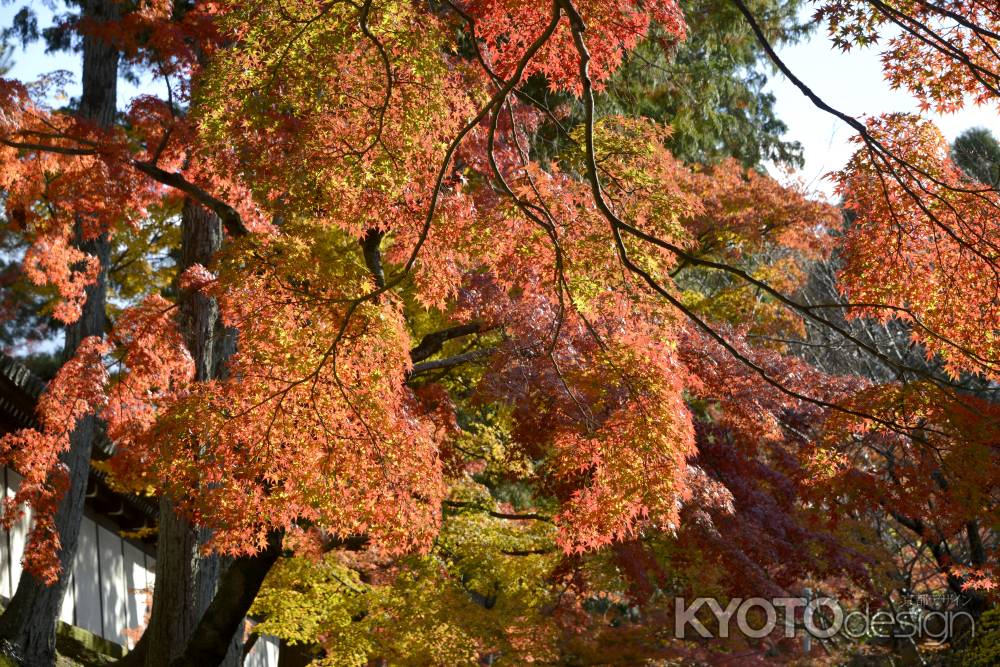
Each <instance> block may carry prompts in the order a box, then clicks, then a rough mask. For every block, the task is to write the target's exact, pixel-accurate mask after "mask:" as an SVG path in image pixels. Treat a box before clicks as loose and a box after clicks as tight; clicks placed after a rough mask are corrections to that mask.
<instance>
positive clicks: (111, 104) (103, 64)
mask: <svg viewBox="0 0 1000 667" xmlns="http://www.w3.org/2000/svg"><path fill="white" fill-rule="evenodd" d="M82 5H83V15H84V16H85V17H87V18H90V19H92V20H97V21H100V20H107V19H114V18H116V17H117V13H118V9H117V7H118V4H117V2H116V0H86V1H85V2H83V3H82ZM117 89H118V52H117V51H116V50H115V48H114V47H113V46H112V45H111V44H109V43H107V42H106V41H104V40H102V39H101V38H98V37H94V36H91V35H86V36H84V38H83V94H82V97H81V100H80V112H79V113H80V116H81V117H83V118H85V119H87V120H90V121H92V122H94V123H95V124H97V125H99V126H102V127H109V126H110V125H111V124H112V123H113V122H114V118H115V111H116V104H117ZM80 227H81V225H80V224H79V222H78V223H77V226H76V234H77V238H76V243H77V245H78V246H79V247H80V248H81V249H82V250H83V251H84V252H86V253H88V254H90V255H93V256H95V257H97V258H98V260H99V261H100V266H101V270H100V274H99V276H98V279H97V282H96V283H95V284H93V285H91V286H89V287H88V288H87V302H86V304H85V305H84V307H83V314H82V316H81V317H80V320H79V321H78V322H76V323H75V324H73V325H71V326H70V327H68V328H67V330H66V342H65V348H64V354H65V356H66V357H67V358H68V357H70V356H72V354H73V353H74V352H75V351H76V348H77V347H78V346H79V344H80V341H82V340H83V339H84V338H87V337H88V336H100V335H102V334H104V329H105V325H106V318H105V310H104V308H105V298H106V295H107V271H108V265H109V263H110V254H111V251H110V244H109V241H108V238H107V236H102V237H100V238H98V239H92V240H88V241H84V240H83V239H82V238H81V234H80ZM99 430H100V429H99V425H98V423H97V419H96V418H95V417H94V416H88V417H85V418H84V419H82V420H80V422H79V423H78V424H77V427H76V430H75V431H74V432H73V434H72V436H71V437H70V449H69V451H68V452H66V454H65V455H63V457H62V460H63V462H64V463H65V464H66V466H67V468H68V469H69V477H70V487H69V490H68V491H67V493H66V496H65V498H63V500H62V502H61V503H60V505H59V509H58V510H57V512H56V517H55V523H56V529H57V530H58V531H59V540H60V552H59V562H60V564H61V566H62V570H61V574H60V575H59V579H58V580H57V581H56V583H55V584H53V585H52V586H47V585H45V584H44V583H43V582H41V581H39V580H38V579H36V578H35V577H33V576H32V575H31V574H29V573H28V572H23V573H22V574H21V578H20V580H19V581H18V584H17V591H16V592H15V594H14V596H13V598H12V599H11V602H10V605H8V607H7V609H6V610H5V612H4V614H3V616H2V617H0V639H3V640H5V641H6V642H8V643H9V645H12V646H11V648H12V649H13V650H14V651H16V653H17V654H18V655H19V656H20V657H21V659H22V660H23V663H24V664H25V665H27V666H28V667H36V666H37V667H51V665H54V664H55V651H56V621H57V619H58V617H59V611H60V609H61V607H62V602H63V598H64V597H65V595H66V588H67V586H68V584H69V573H70V571H71V569H72V567H73V558H74V557H75V555H76V548H77V544H78V542H79V536H80V524H81V520H82V517H83V505H84V495H85V493H86V489H87V479H88V477H89V474H90V453H91V450H92V448H93V444H94V439H95V437H96V436H97V434H98V432H99Z"/></svg>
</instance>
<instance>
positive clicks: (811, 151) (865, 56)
mask: <svg viewBox="0 0 1000 667" xmlns="http://www.w3.org/2000/svg"><path fill="white" fill-rule="evenodd" d="M33 4H34V5H35V9H36V12H38V14H39V23H40V25H42V26H44V25H47V24H48V22H49V21H50V19H51V15H52V14H51V12H50V11H49V10H48V9H46V7H45V6H44V5H45V4H46V3H39V2H35V3H33ZM20 6H22V3H20V2H18V3H15V4H13V5H8V4H4V5H3V6H0V25H9V24H10V22H11V18H12V17H13V15H14V13H15V12H16V11H17V10H18V9H19V7H20ZM810 12H811V8H810V7H808V6H807V7H806V8H805V10H804V11H803V15H804V16H807V15H808V14H809V13H810ZM779 55H780V56H781V58H782V59H783V60H784V61H785V62H786V63H787V64H788V65H789V67H791V69H792V70H793V71H794V72H795V74H796V75H797V76H798V77H799V78H801V79H802V80H803V81H804V82H805V83H806V85H808V86H809V87H810V88H812V89H813V90H814V91H815V92H816V93H817V94H819V95H820V97H822V98H823V99H825V100H826V101H827V102H829V103H831V104H832V105H833V106H835V107H837V108H839V109H841V110H842V111H845V112H847V113H849V114H851V115H854V116H857V117H859V118H860V117H863V116H865V115H877V114H880V113H887V112H894V111H913V112H915V111H917V105H916V103H915V102H914V100H913V99H912V98H911V97H910V96H909V95H908V94H907V93H905V92H903V91H892V90H890V89H889V87H888V84H886V82H885V81H884V80H883V78H882V68H881V63H880V62H879V50H878V48H877V47H876V48H873V49H865V50H855V51H851V52H849V53H842V52H840V51H837V50H835V49H834V48H833V47H832V45H831V44H830V42H829V40H828V39H827V37H826V33H825V31H824V30H823V28H822V27H820V28H818V29H817V30H816V31H814V33H813V35H812V36H811V37H810V38H809V39H807V40H806V41H804V42H802V43H800V44H797V45H794V46H789V47H785V48H782V49H781V50H780V52H779ZM78 67H79V59H78V56H73V55H69V54H58V55H46V54H45V53H44V48H43V47H42V46H41V45H40V44H34V45H31V46H29V48H28V50H27V51H23V50H21V49H20V48H18V49H17V50H16V51H15V53H14V69H13V71H12V72H11V73H10V74H9V75H8V76H14V77H17V78H21V79H27V80H31V79H34V78H36V77H37V76H39V75H40V74H43V73H45V72H47V71H51V70H52V69H60V68H61V69H67V70H70V71H77V70H78ZM147 85H148V84H147ZM119 86H120V87H119V104H120V105H124V104H126V102H127V100H128V99H130V98H131V97H133V96H134V95H136V94H138V93H139V92H141V91H142V88H141V87H140V88H137V87H135V86H132V85H130V84H128V83H125V82H122V83H120V84H119ZM161 87H162V84H161V85H158V86H156V88H157V89H159V88H161ZM769 88H770V90H771V91H772V92H773V93H774V94H775V97H776V98H777V112H778V115H779V116H780V117H781V118H782V120H784V121H785V123H786V124H787V125H788V133H787V135H786V138H788V139H795V140H797V141H800V142H801V143H802V144H803V146H804V148H805V159H806V164H805V167H804V168H803V169H802V171H801V172H800V173H798V174H796V175H795V178H798V179H800V180H802V181H803V182H804V183H806V184H807V186H808V187H810V188H811V189H813V190H815V191H816V192H817V194H818V195H820V196H827V197H830V196H832V185H831V184H830V182H829V181H828V180H826V179H824V175H825V174H826V173H828V172H830V171H832V170H835V169H838V168H840V167H841V166H843V164H844V163H845V162H846V161H847V159H848V158H849V157H850V155H851V153H852V151H853V147H852V145H851V144H850V143H849V139H850V137H851V136H852V132H851V130H850V129H849V128H848V127H846V126H845V125H844V124H843V123H842V122H841V121H839V120H837V119H835V118H833V117H831V116H829V115H828V114H826V113H824V112H822V111H820V110H819V109H817V108H815V107H814V106H813V105H812V103H810V102H809V100H808V99H806V98H805V96H803V95H802V93H800V92H799V91H798V89H797V88H795V87H794V86H793V85H792V84H791V83H790V82H789V81H788V80H787V79H785V78H784V76H782V75H781V74H780V73H777V72H775V73H774V74H772V76H771V81H770V85H769ZM147 90H148V88H147ZM68 92H69V94H77V90H74V89H73V88H71V89H70V90H69V91H68ZM929 117H930V118H932V119H933V120H934V121H935V122H936V123H937V124H938V126H939V127H940V128H941V130H942V131H943V132H944V134H945V136H946V137H947V138H948V139H949V140H952V139H954V138H955V136H956V135H958V134H959V133H960V132H962V130H965V129H967V128H969V127H973V126H983V127H986V128H988V129H990V130H992V131H993V132H994V133H995V134H997V135H998V136H1000V115H998V110H997V109H996V108H993V107H970V108H967V109H965V110H963V111H961V112H959V113H956V114H950V115H947V116H940V115H937V114H929ZM776 175H779V174H777V173H776ZM779 177H781V176H780V175H779Z"/></svg>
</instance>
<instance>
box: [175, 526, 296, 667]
mask: <svg viewBox="0 0 1000 667" xmlns="http://www.w3.org/2000/svg"><path fill="white" fill-rule="evenodd" d="M282 539H283V535H282V533H281V532H279V531H273V532H272V533H271V534H270V535H269V536H268V543H267V548H266V549H265V550H264V551H262V552H261V553H259V554H257V555H256V556H243V557H240V558H235V559H233V561H232V562H231V563H230V564H229V567H227V568H226V573H225V574H224V575H223V577H222V580H221V582H220V584H219V589H218V591H217V592H216V594H215V597H214V598H213V599H212V603H211V604H210V605H209V606H208V609H206V610H205V614H204V616H202V619H201V622H200V623H199V624H198V627H197V628H196V629H195V632H194V634H193V635H192V636H191V639H190V640H189V641H188V642H187V645H186V646H185V647H184V652H183V653H182V654H181V656H180V657H178V658H177V659H176V660H174V662H173V663H172V664H171V665H170V667H189V666H190V665H199V666H200V667H215V666H216V665H222V664H225V662H226V661H227V660H228V659H229V657H230V656H231V655H232V651H231V649H232V637H233V635H234V634H236V632H237V631H238V630H239V629H240V628H241V627H242V626H243V619H244V618H245V617H246V614H247V611H248V610H249V609H250V605H251V604H253V601H254V599H255V598H256V597H257V593H258V592H259V591H260V586H261V584H263V583H264V577H266V576H267V573H268V572H269V571H270V570H271V567H273V566H274V564H275V562H277V560H278V557H279V556H280V555H281V542H282Z"/></svg>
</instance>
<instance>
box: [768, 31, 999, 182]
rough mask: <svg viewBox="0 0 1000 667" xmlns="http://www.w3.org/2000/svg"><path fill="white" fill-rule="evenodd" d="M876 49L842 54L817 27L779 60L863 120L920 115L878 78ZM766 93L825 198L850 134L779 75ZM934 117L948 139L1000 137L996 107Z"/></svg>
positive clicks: (806, 173)
mask: <svg viewBox="0 0 1000 667" xmlns="http://www.w3.org/2000/svg"><path fill="white" fill-rule="evenodd" d="M879 54H880V51H879V49H878V47H875V48H871V49H862V50H853V51H850V52H848V53H842V52H840V51H839V50H835V49H834V48H833V46H832V45H831V44H830V41H829V40H828V39H827V37H826V32H825V31H824V29H823V28H822V26H820V27H819V28H818V29H817V30H815V31H814V33H813V35H812V37H811V38H810V39H808V40H807V41H805V42H802V43H800V44H796V45H794V46H790V47H786V48H783V49H781V50H780V51H779V55H780V57H781V59H782V60H783V61H784V62H785V63H786V64H787V65H788V66H789V68H790V69H791V70H792V72H793V73H795V75H796V76H798V77H799V78H800V79H802V81H803V83H805V84H806V85H807V86H809V87H810V88H811V89H812V90H813V91H814V92H815V93H816V94H818V95H819V96H820V98H821V99H823V100H824V101H826V102H827V103H828V104H830V105H832V106H833V107H835V108H837V109H840V110H841V111H844V112H846V113H848V114H850V115H852V116H855V117H858V118H861V117H863V116H865V115H868V116H875V115H878V114H881V113H890V112H896V111H907V112H914V113H916V112H918V111H919V109H918V108H917V104H916V102H915V101H914V100H913V98H912V97H911V96H910V95H909V94H908V93H906V92H904V91H894V90H890V89H889V86H888V84H887V83H886V82H885V80H884V79H883V78H882V63H881V62H880V60H879ZM770 89H771V91H772V92H773V93H774V95H775V98H776V99H777V112H778V116H779V117H780V118H781V119H782V120H784V121H785V123H786V124H787V125H788V134H787V137H788V138H789V139H796V140H798V141H800V142H801V143H802V145H803V146H804V148H805V158H806V165H805V168H804V169H803V170H802V172H801V174H799V176H800V177H801V178H802V179H803V181H805V182H806V183H807V184H811V185H812V186H813V187H814V188H816V189H818V190H819V191H820V192H823V193H825V194H827V195H829V194H830V193H831V191H832V186H831V184H830V183H829V181H825V180H824V179H823V175H824V174H826V173H827V172H830V171H832V170H835V169H838V168H840V167H841V166H843V165H844V163H845V162H846V161H847V159H848V158H849V157H850V156H851V154H852V153H853V150H854V147H853V145H852V144H850V143H849V140H850V138H851V136H852V135H853V132H852V131H851V130H850V128H848V127H847V126H846V125H845V124H844V123H843V122H841V121H840V120H838V119H836V118H833V117H832V116H830V115H829V114H827V113H825V112H823V111H820V110H819V109H817V108H816V107H814V106H813V105H812V103H811V102H810V101H809V100H808V99H806V97H805V96H804V95H803V94H802V93H801V92H799V90H798V88H796V87H795V86H793V85H792V83H791V82H789V81H788V80H787V79H786V78H785V77H784V76H782V75H781V74H780V73H775V74H774V75H773V76H772V77H771V82H770ZM924 115H925V117H928V118H930V119H932V120H933V121H934V122H935V123H936V124H937V126H938V127H939V128H940V129H941V131H942V132H943V133H944V135H945V136H946V137H947V138H948V140H949V141H951V140H953V139H954V138H955V137H956V136H957V135H958V134H960V133H961V132H962V131H963V130H965V129H967V128H969V127H974V126H982V127H986V128H988V129H990V130H992V131H993V133H994V134H996V135H998V136H1000V112H998V109H997V108H996V107H976V106H970V107H967V108H966V109H964V110H962V111H960V112H958V113H955V114H949V115H946V116H942V115H939V114H933V113H929V114H924Z"/></svg>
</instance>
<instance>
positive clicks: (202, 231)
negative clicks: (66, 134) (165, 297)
mask: <svg viewBox="0 0 1000 667" xmlns="http://www.w3.org/2000/svg"><path fill="white" fill-rule="evenodd" d="M222 241H223V232H222V221H221V220H220V219H219V217H218V216H217V215H215V214H214V213H212V212H211V211H209V210H207V209H205V208H204V207H202V206H201V205H199V204H197V203H195V202H194V201H192V200H190V199H188V200H185V202H184V208H183V211H182V214H181V258H180V266H179V268H180V270H181V271H184V270H185V269H187V268H189V267H190V266H192V265H194V264H201V265H203V266H207V265H208V264H209V263H211V261H212V258H213V257H214V256H215V253H216V252H218V251H219V249H220V248H221V247H222ZM180 316H181V322H180V327H181V331H182V332H183V334H184V338H185V341H186V343H187V346H188V350H189V351H190V352H191V356H192V358H193V359H194V363H195V380H196V381H198V382H205V381H207V380H210V379H212V378H215V377H219V376H220V375H221V374H223V373H224V369H225V362H226V360H227V359H228V358H229V357H230V356H231V355H232V353H233V352H235V347H236V345H235V342H236V334H235V332H234V331H231V330H227V329H226V328H225V327H224V326H223V325H222V321H221V319H220V317H219V306H218V304H217V303H216V301H215V299H213V298H211V297H209V296H206V295H204V294H201V293H197V292H193V293H183V292H182V293H181V295H180ZM208 537H209V534H208V533H207V532H206V531H204V530H200V529H198V528H197V527H195V526H193V525H192V524H191V522H189V521H188V520H187V519H186V518H185V517H183V516H182V515H180V514H179V513H178V512H177V511H176V509H175V506H174V503H173V501H172V500H171V499H170V498H168V497H166V496H164V497H162V498H161V499H160V521H159V535H158V537H157V552H156V588H155V589H154V591H153V609H152V613H151V615H150V620H149V626H148V627H147V628H146V631H145V633H143V636H142V639H141V640H140V643H139V645H137V646H136V648H135V650H134V651H132V653H131V654H129V655H128V656H126V658H124V659H123V660H122V661H120V664H121V665H123V667H132V666H135V667H138V666H139V665H142V666H143V667H168V666H169V665H170V664H171V663H172V662H173V661H175V660H176V659H177V658H178V657H179V656H180V655H181V654H182V652H183V651H184V649H185V646H186V645H187V642H188V640H189V639H190V638H191V636H192V635H193V633H194V631H195V628H196V627H197V625H198V623H199V621H200V620H201V619H202V616H203V614H204V613H205V610H206V609H207V608H208V606H209V603H210V602H211V601H212V598H213V596H214V595H215V592H216V588H217V586H218V583H219V577H220V574H221V571H222V569H223V567H224V565H225V563H224V562H223V561H222V560H221V559H220V558H219V557H218V556H204V555H203V554H202V548H203V546H204V545H205V542H206V541H207V540H208ZM230 640H231V641H230V642H229V644H230V649H229V652H228V654H227V659H226V660H225V661H224V662H223V663H222V664H224V665H226V667H238V666H239V665H240V664H241V662H242V660H241V658H242V652H243V646H242V644H243V633H241V632H237V631H234V632H233V634H232V635H230Z"/></svg>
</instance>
